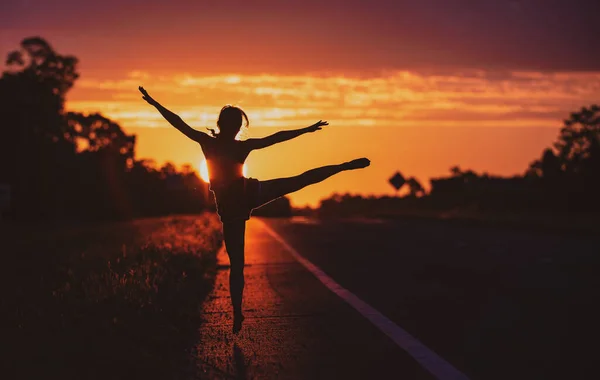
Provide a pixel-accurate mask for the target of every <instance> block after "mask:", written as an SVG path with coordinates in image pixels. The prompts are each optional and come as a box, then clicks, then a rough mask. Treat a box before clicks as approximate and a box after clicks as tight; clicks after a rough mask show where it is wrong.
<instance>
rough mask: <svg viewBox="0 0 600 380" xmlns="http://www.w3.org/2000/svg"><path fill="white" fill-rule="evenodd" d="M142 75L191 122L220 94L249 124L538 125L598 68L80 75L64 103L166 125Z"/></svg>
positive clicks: (581, 91)
mask: <svg viewBox="0 0 600 380" xmlns="http://www.w3.org/2000/svg"><path fill="white" fill-rule="evenodd" d="M140 84H142V85H143V86H144V87H145V88H146V89H147V90H148V91H149V92H150V94H151V95H152V96H154V97H155V98H156V99H157V100H159V101H160V102H161V103H163V105H165V106H166V107H168V108H170V109H172V110H173V111H174V112H176V113H178V114H180V115H181V116H182V117H183V118H184V119H185V120H186V121H187V122H188V123H189V124H190V125H192V126H194V127H198V128H201V127H209V126H213V125H214V123H215V121H216V118H217V114H218V112H219V110H220V108H221V107H222V106H223V105H224V104H237V105H239V106H242V107H243V108H244V109H245V110H246V111H247V113H248V115H249V117H250V119H251V120H250V121H251V124H252V125H259V126H273V127H280V128H285V127H299V126H302V125H304V124H307V123H312V122H314V121H315V120H319V119H326V120H329V121H330V123H332V124H335V125H340V126H357V125H362V126H375V127H376V126H398V127H400V126H406V125H424V126H426V125H435V126H441V125H448V126H453V125H465V126H479V127H485V126H513V127H519V126H547V127H553V128H554V127H557V126H559V125H560V123H561V120H562V119H563V118H565V117H567V116H568V114H569V113H570V112H572V111H574V110H577V109H579V108H580V107H582V106H585V105H589V104H591V103H593V102H595V101H598V99H600V73H598V72H557V73H542V72H499V71H484V70H463V71H455V72H424V71H423V72H416V71H391V72H383V73H381V74H379V75H371V76H344V75H336V74H318V73H315V74H306V75H242V74H235V73H232V74H223V75H210V76H199V75H193V74H189V73H182V74H177V75H172V76H153V75H151V74H150V73H148V72H142V71H134V72H131V73H129V74H128V75H127V76H126V77H124V78H122V79H120V80H105V79H102V78H90V79H82V80H81V81H79V82H78V83H77V84H76V88H75V90H74V91H73V96H72V97H70V98H69V102H68V108H69V109H71V110H77V111H82V112H93V111H99V112H102V113H103V114H105V115H107V116H108V117H110V118H113V119H115V120H117V121H119V122H120V123H122V125H123V126H125V127H127V126H139V127H157V126H166V125H167V124H166V122H165V121H164V120H162V117H161V116H160V114H158V113H157V112H156V111H154V110H153V109H151V108H149V107H150V106H149V105H147V104H145V103H144V102H143V101H142V100H141V95H140V94H139V93H138V92H137V86H138V85H140Z"/></svg>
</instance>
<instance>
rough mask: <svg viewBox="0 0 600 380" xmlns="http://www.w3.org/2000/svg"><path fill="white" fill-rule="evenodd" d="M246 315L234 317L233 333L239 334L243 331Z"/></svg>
mask: <svg viewBox="0 0 600 380" xmlns="http://www.w3.org/2000/svg"><path fill="white" fill-rule="evenodd" d="M244 319H246V318H244V315H243V314H242V313H239V314H238V313H235V314H234V315H233V333H234V334H237V333H239V332H240V330H241V329H242V322H244Z"/></svg>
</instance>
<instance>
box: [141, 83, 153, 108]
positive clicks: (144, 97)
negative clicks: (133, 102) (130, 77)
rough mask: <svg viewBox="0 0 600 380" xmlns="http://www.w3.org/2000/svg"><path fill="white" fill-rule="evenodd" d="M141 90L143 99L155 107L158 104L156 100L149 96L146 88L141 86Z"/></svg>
mask: <svg viewBox="0 0 600 380" xmlns="http://www.w3.org/2000/svg"><path fill="white" fill-rule="evenodd" d="M138 89H139V90H140V92H141V93H142V95H144V96H142V99H144V100H145V101H147V102H148V103H150V104H152V105H155V104H156V100H154V99H153V98H152V97H151V96H150V95H148V91H146V90H144V87H142V86H140V87H139V88H138Z"/></svg>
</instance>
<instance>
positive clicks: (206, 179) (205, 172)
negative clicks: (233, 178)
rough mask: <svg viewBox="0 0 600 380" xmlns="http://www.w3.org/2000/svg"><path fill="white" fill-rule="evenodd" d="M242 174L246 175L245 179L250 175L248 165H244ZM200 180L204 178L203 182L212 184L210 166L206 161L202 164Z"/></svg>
mask: <svg viewBox="0 0 600 380" xmlns="http://www.w3.org/2000/svg"><path fill="white" fill-rule="evenodd" d="M242 173H243V174H244V177H245V176H247V175H248V165H247V164H244V167H243V168H242ZM200 178H202V180H203V181H204V182H206V183H209V182H210V176H209V175H208V164H207V163H206V160H202V163H201V164H200Z"/></svg>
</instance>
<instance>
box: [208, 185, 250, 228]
mask: <svg viewBox="0 0 600 380" xmlns="http://www.w3.org/2000/svg"><path fill="white" fill-rule="evenodd" d="M210 190H211V191H212V192H213V195H214V197H215V203H216V204H217V213H218V214H219V218H220V219H221V221H222V222H224V221H227V220H248V219H250V214H251V213H252V209H254V208H256V207H258V206H259V204H258V203H259V195H260V190H261V183H260V181H259V180H257V179H255V178H245V177H242V178H239V179H236V180H234V181H232V182H230V183H228V184H227V185H224V186H216V187H213V186H211V187H210Z"/></svg>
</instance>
